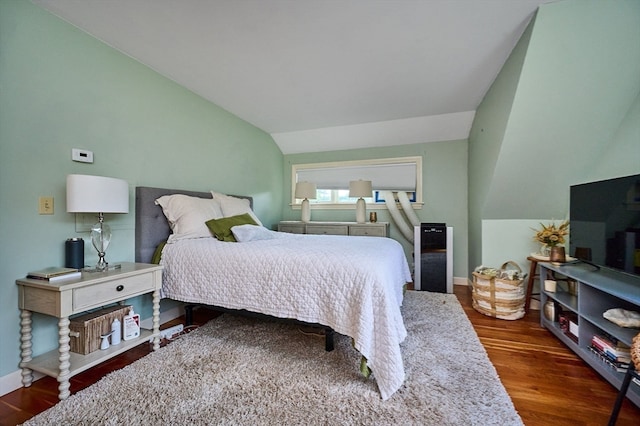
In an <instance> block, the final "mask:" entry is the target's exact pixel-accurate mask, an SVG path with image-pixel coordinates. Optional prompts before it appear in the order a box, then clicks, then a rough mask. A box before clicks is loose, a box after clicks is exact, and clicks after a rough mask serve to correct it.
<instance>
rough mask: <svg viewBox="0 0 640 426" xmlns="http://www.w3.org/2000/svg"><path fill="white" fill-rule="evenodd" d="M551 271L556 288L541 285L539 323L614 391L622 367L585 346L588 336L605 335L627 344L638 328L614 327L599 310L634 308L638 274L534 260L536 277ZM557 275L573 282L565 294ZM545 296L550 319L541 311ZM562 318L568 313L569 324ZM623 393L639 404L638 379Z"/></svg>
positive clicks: (639, 297)
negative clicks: (552, 313) (537, 270)
mask: <svg viewBox="0 0 640 426" xmlns="http://www.w3.org/2000/svg"><path fill="white" fill-rule="evenodd" d="M554 273H555V277H556V278H555V279H556V280H557V281H558V286H557V290H556V292H548V291H545V290H544V286H541V287H543V288H542V290H541V300H540V302H541V304H542V307H541V311H540V324H541V325H542V326H543V327H545V328H547V329H548V330H549V331H550V332H551V333H552V334H554V335H555V336H556V337H557V338H558V339H560V340H561V341H562V342H563V343H564V344H565V345H567V346H568V347H569V349H571V350H572V351H574V352H575V353H576V354H577V355H578V356H579V357H580V358H582V359H583V360H584V361H585V362H586V363H587V364H589V365H590V366H591V367H592V368H593V369H594V370H596V371H597V372H598V373H599V374H600V375H601V376H602V377H603V378H605V379H606V380H607V381H608V382H609V383H611V384H612V385H613V386H614V387H615V388H616V389H618V390H619V389H620V387H621V386H622V380H623V378H624V375H625V374H624V372H622V371H617V369H616V368H615V367H614V366H612V365H611V364H610V363H608V362H607V360H605V359H602V358H601V357H600V356H598V355H597V354H596V353H595V352H594V351H592V350H591V349H590V347H591V342H592V339H593V336H594V335H598V336H606V337H611V338H613V339H617V340H618V341H620V342H622V343H624V344H625V345H627V346H631V340H632V339H633V337H634V336H635V335H636V334H638V333H640V330H639V329H635V328H623V327H619V326H617V325H616V324H614V323H613V322H610V321H609V320H607V319H605V318H604V317H603V316H602V314H603V313H604V312H605V311H607V310H608V309H612V308H622V309H626V310H630V311H636V312H640V277H635V276H632V275H628V274H624V273H622V272H618V271H614V270H612V269H608V268H604V267H603V268H600V269H597V268H595V267H594V266H592V265H589V264H585V263H574V264H564V265H562V264H560V265H554V264H552V263H540V282H544V280H545V279H554V278H552V274H554ZM561 277H566V278H561ZM562 280H569V281H576V282H577V295H572V294H570V293H569V291H568V285H567V284H566V282H565V283H564V284H563V281H562ZM549 300H552V301H553V302H554V304H555V308H556V309H555V317H554V318H552V319H548V318H546V317H545V314H544V306H545V303H546V302H547V301H549ZM559 311H561V312H562V313H563V318H562V320H563V321H562V322H563V324H561V321H559V319H560V318H559V316H558V312H559ZM567 317H569V318H571V320H570V321H569V323H567V322H566V321H565V319H566V318H567ZM627 398H628V399H629V400H630V401H632V402H633V403H634V404H635V405H636V406H638V407H640V384H639V383H637V382H632V383H631V385H630V386H629V390H628V391H627Z"/></svg>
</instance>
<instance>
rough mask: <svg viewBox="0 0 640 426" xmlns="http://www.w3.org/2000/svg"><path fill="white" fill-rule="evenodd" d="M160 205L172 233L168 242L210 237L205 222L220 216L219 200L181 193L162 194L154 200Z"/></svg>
mask: <svg viewBox="0 0 640 426" xmlns="http://www.w3.org/2000/svg"><path fill="white" fill-rule="evenodd" d="M156 204H157V205H159V206H160V207H162V211H163V212H164V215H165V217H166V218H167V220H168V221H169V226H170V227H171V230H172V231H173V234H171V235H169V239H168V240H167V241H168V242H169V243H172V242H175V241H178V240H184V239H188V238H203V237H211V231H209V228H207V225H206V224H205V222H206V221H208V220H211V219H220V218H222V217H223V216H222V208H221V206H220V201H218V200H214V199H209V198H199V197H190V196H188V195H183V194H173V195H163V196H162V197H160V198H158V199H157V200H156Z"/></svg>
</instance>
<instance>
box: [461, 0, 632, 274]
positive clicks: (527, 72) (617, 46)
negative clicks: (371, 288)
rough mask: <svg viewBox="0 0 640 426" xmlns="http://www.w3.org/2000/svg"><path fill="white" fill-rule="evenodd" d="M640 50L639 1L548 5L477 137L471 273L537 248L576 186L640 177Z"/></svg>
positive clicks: (484, 112) (491, 99)
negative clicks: (541, 231)
mask: <svg viewBox="0 0 640 426" xmlns="http://www.w3.org/2000/svg"><path fill="white" fill-rule="evenodd" d="M638 46H640V2H638V1H629V0H618V1H600V0H565V1H560V2H556V3H548V4H544V5H541V6H540V8H539V10H538V13H537V16H536V18H535V22H534V23H533V24H532V25H530V27H529V30H528V32H527V33H525V37H523V39H522V40H521V42H520V43H519V44H518V46H517V47H516V49H514V52H513V53H512V55H511V57H510V58H509V60H508V61H507V65H505V67H504V68H503V70H502V72H501V73H500V75H499V76H498V78H497V79H496V81H495V82H494V84H493V86H492V87H491V89H490V90H489V93H488V94H487V95H486V96H485V98H484V100H483V102H482V104H481V105H480V107H479V108H478V113H477V115H476V120H475V122H474V124H473V128H472V131H471V135H470V138H469V143H470V155H469V157H470V161H469V162H470V167H469V193H470V194H472V196H471V199H472V201H470V206H471V208H470V211H469V221H470V229H471V230H472V234H471V236H470V240H471V244H470V245H471V247H472V250H471V251H472V253H473V254H472V255H471V256H470V264H469V267H470V268H472V267H473V266H474V265H477V264H480V263H484V264H487V263H488V262H492V263H493V264H494V265H495V262H496V261H499V259H501V260H502V261H504V260H509V259H512V258H514V257H516V258H521V259H523V258H525V257H526V255H527V254H529V253H530V252H532V251H535V250H537V249H538V247H536V245H535V243H533V242H532V240H531V237H532V236H533V231H531V230H530V229H529V228H530V227H531V224H533V226H536V225H537V223H538V222H539V221H550V220H552V219H556V220H562V219H565V218H567V217H568V211H569V186H570V185H573V184H576V183H582V182H588V181H592V180H598V179H604V178H611V177H619V176H625V175H630V174H636V173H640V162H639V161H638V158H640V137H639V134H640V130H639V126H640V124H638V123H640V107H639V105H638V103H639V102H640V101H639V100H638V96H639V92H640V49H639V48H638ZM523 54H524V56H523ZM514 83H516V84H514ZM496 123H497V124H498V125H500V126H502V125H503V124H504V125H505V127H504V131H503V132H494V134H492V135H490V136H487V135H486V131H485V130H486V129H487V128H492V127H495V126H496ZM500 133H502V135H500ZM497 146H499V152H497V153H496V149H495V148H496V147H497ZM487 156H492V158H491V159H487ZM485 164H488V165H489V167H490V168H491V170H490V172H486V170H483V165H485ZM500 231H502V232H500ZM525 236H527V237H526V238H524V239H523V237H525ZM505 239H509V240H512V239H516V240H517V241H518V242H519V243H518V244H513V241H509V244H505V243H504V242H505ZM507 245H508V246H509V248H508V249H507V248H506V246H507ZM478 248H480V253H478Z"/></svg>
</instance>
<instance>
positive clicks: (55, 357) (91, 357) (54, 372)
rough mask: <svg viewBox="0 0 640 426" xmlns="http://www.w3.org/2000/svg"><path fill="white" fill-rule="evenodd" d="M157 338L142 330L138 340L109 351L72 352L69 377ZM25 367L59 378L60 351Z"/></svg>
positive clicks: (126, 342)
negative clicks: (83, 353)
mask: <svg viewBox="0 0 640 426" xmlns="http://www.w3.org/2000/svg"><path fill="white" fill-rule="evenodd" d="M155 336H159V334H154V333H153V332H151V331H150V330H142V329H141V330H140V337H138V338H137V339H132V340H126V341H125V340H123V341H121V342H120V344H119V345H117V346H110V347H109V349H105V350H101V349H98V350H97V351H94V352H91V353H90V354H87V355H82V354H77V353H74V352H70V353H69V363H70V364H71V365H70V367H69V377H73V376H75V375H76V374H80V373H82V372H83V371H85V370H88V369H89V368H91V367H94V366H96V365H98V364H100V363H101V362H103V361H106V360H108V359H109V358H112V357H114V356H116V355H118V354H121V353H122V352H126V351H128V350H129V349H131V348H133V347H136V346H138V345H141V344H142V343H145V342H149V341H150V340H151V339H152V338H153V337H155ZM24 367H26V368H29V369H31V370H33V371H37V372H39V373H42V374H46V375H47V376H51V377H58V376H59V374H60V352H58V350H52V351H49V352H47V353H44V354H42V355H38V356H37V357H35V358H33V359H32V360H31V361H29V362H27V363H26V364H25V365H24Z"/></svg>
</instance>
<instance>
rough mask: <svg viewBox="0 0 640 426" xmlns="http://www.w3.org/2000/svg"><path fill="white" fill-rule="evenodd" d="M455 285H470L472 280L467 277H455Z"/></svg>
mask: <svg viewBox="0 0 640 426" xmlns="http://www.w3.org/2000/svg"><path fill="white" fill-rule="evenodd" d="M453 285H470V281H469V279H468V278H465V277H453Z"/></svg>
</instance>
